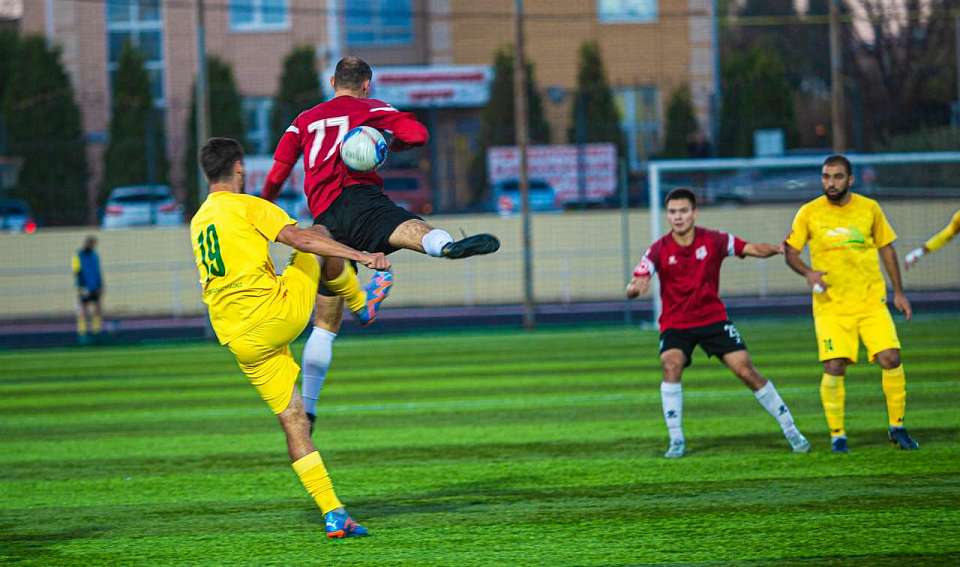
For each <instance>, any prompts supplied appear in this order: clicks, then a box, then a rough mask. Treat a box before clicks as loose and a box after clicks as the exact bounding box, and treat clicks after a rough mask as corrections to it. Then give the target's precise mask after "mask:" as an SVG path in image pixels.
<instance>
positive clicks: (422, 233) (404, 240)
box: [390, 219, 500, 259]
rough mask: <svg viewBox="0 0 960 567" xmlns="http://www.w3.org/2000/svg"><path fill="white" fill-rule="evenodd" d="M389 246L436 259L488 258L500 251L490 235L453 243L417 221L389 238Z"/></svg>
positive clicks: (443, 231)
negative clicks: (484, 256)
mask: <svg viewBox="0 0 960 567" xmlns="http://www.w3.org/2000/svg"><path fill="white" fill-rule="evenodd" d="M390 245H391V246H393V247H395V248H406V249H407V250H413V251H415V252H421V253H423V254H427V255H428V256H433V257H436V258H450V259H459V258H469V257H470V256H478V255H482V254H492V253H493V252H496V251H497V250H499V249H500V240H499V239H498V238H497V237H496V236H494V235H492V234H475V235H473V236H467V237H465V238H463V239H461V240H454V239H453V237H452V236H450V233H448V232H447V231H445V230H442V229H438V228H433V227H432V226H430V225H429V224H427V223H425V222H424V221H422V220H420V219H410V220H407V221H405V222H403V223H401V224H400V225H399V226H397V228H396V229H394V231H393V233H391V234H390Z"/></svg>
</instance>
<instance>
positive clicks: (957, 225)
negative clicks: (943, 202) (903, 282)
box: [903, 211, 960, 270]
mask: <svg viewBox="0 0 960 567" xmlns="http://www.w3.org/2000/svg"><path fill="white" fill-rule="evenodd" d="M958 232H960V211H957V212H955V213H953V218H952V219H950V223H949V224H947V226H945V227H943V230H941V231H940V232H938V233H936V234H934V235H933V236H931V237H930V240H928V241H926V242H925V243H924V245H923V246H921V247H920V248H915V249H913V250H911V251H910V252H909V253H908V254H907V255H906V256H904V258H903V263H904V265H906V266H907V269H908V270H909V269H910V268H912V267H914V266H915V265H916V264H917V262H919V261H920V258H923V257H924V256H926V255H927V254H929V253H930V252H936V251H937V250H939V249H941V248H943V245H944V244H946V243H947V242H950V240H952V239H953V237H954V236H956V235H957V233H958Z"/></svg>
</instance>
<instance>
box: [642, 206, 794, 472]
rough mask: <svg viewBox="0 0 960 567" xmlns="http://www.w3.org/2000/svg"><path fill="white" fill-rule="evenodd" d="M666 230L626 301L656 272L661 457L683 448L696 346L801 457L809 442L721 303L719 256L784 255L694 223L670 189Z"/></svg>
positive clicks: (691, 209)
mask: <svg viewBox="0 0 960 567" xmlns="http://www.w3.org/2000/svg"><path fill="white" fill-rule="evenodd" d="M666 210H667V220H668V222H669V223H670V233H669V234H667V235H665V236H663V237H662V238H660V239H659V240H657V241H656V242H654V243H653V245H651V246H650V248H649V249H648V250H647V251H646V253H645V254H644V255H643V258H642V259H641V260H640V263H639V264H637V267H636V268H635V269H634V271H633V278H632V279H631V280H630V283H629V284H628V285H627V297H629V298H631V299H633V298H635V297H638V296H640V295H641V294H644V293H646V292H647V291H648V290H649V288H650V279H651V277H653V275H654V274H657V275H658V276H659V278H660V298H661V300H662V303H663V314H662V315H661V316H660V362H661V364H662V366H663V383H662V384H660V397H661V400H662V402H663V418H664V421H666V424H667V430H668V432H669V434H670V446H669V448H668V449H667V452H666V454H665V455H664V456H666V457H668V458H676V457H682V456H683V455H684V452H685V451H686V442H685V440H684V436H683V423H682V417H683V390H682V388H681V385H680V379H681V377H682V375H683V369H684V368H686V367H687V366H690V363H691V362H692V360H693V350H694V348H695V347H696V346H697V345H698V344H699V345H700V348H702V349H703V350H704V351H705V352H706V353H707V356H716V357H717V358H720V359H721V360H722V361H723V363H724V364H725V365H727V367H728V368H730V370H732V371H733V373H734V374H735V375H736V376H737V378H740V380H742V381H743V383H744V384H745V385H746V386H747V387H748V388H750V389H751V390H752V391H753V393H754V396H756V398H757V401H758V402H760V405H762V406H763V407H764V409H766V410H767V411H768V412H769V413H770V415H772V416H773V417H774V418H775V419H776V420H777V422H778V423H779V424H780V427H781V429H782V430H783V434H784V436H785V437H786V438H787V441H788V442H789V443H790V447H791V448H792V449H793V451H794V452H795V453H806V452H807V451H809V450H810V443H809V442H808V441H807V440H806V438H805V437H804V436H803V435H802V434H801V433H800V431H799V430H798V429H797V426H796V424H795V423H794V421H793V416H792V414H791V413H790V409H789V408H787V405H786V404H785V403H784V402H783V399H782V398H781V397H780V394H779V393H778V392H777V389H776V388H775V387H774V385H773V382H770V381H769V380H767V379H766V378H764V377H763V376H761V375H760V373H759V372H757V369H756V368H755V367H754V366H753V362H752V361H751V360H750V354H749V353H748V352H747V345H746V344H744V342H743V338H742V337H741V336H740V332H739V331H737V328H736V327H735V326H734V325H733V323H732V322H731V321H730V320H729V319H728V318H727V309H726V307H725V306H724V305H723V302H722V301H721V300H720V294H719V289H720V266H721V264H722V263H723V260H724V258H727V257H728V256H737V257H739V258H744V257H746V256H752V257H755V258H769V257H770V256H775V255H777V254H782V253H783V250H782V248H781V247H780V246H777V245H774V244H763V243H758V244H754V243H749V242H745V241H743V240H741V239H740V238H737V237H736V236H734V235H732V234H729V233H726V232H722V231H717V230H710V229H707V228H699V227H697V226H695V224H696V219H697V200H696V197H695V196H694V194H693V192H692V191H690V190H689V189H675V190H673V191H671V192H670V194H669V195H667V198H666Z"/></svg>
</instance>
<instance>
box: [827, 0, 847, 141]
mask: <svg viewBox="0 0 960 567" xmlns="http://www.w3.org/2000/svg"><path fill="white" fill-rule="evenodd" d="M830 95H831V96H830V121H831V122H832V123H833V128H832V130H833V151H834V153H838V154H840V153H843V152H845V151H846V149H847V135H846V132H845V130H846V120H845V118H844V108H843V56H842V47H841V45H840V0H830Z"/></svg>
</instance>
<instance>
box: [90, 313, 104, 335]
mask: <svg viewBox="0 0 960 567" xmlns="http://www.w3.org/2000/svg"><path fill="white" fill-rule="evenodd" d="M90 328H91V330H92V331H93V334H95V335H99V334H100V331H101V330H102V329H103V318H102V317H100V316H99V315H94V316H93V320H92V321H91V322H90Z"/></svg>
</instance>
